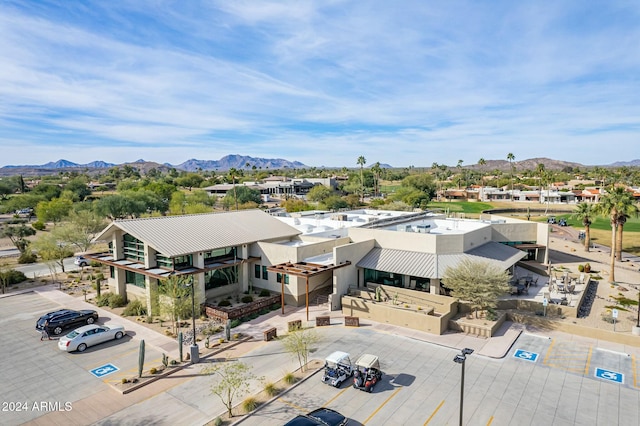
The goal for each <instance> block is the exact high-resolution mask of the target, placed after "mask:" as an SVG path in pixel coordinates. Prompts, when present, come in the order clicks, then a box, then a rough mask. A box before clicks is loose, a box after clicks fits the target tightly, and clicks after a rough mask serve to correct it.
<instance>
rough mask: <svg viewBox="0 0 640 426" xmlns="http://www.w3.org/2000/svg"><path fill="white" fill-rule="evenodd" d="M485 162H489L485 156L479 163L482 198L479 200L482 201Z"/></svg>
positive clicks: (481, 196) (481, 195)
mask: <svg viewBox="0 0 640 426" xmlns="http://www.w3.org/2000/svg"><path fill="white" fill-rule="evenodd" d="M485 164H487V160H485V159H484V158H480V159H479V160H478V165H479V166H480V197H479V198H480V200H478V201H482V199H483V194H482V190H483V189H484V166H485Z"/></svg>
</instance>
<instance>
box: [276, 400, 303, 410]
mask: <svg viewBox="0 0 640 426" xmlns="http://www.w3.org/2000/svg"><path fill="white" fill-rule="evenodd" d="M278 401H280V402H282V403H283V404H287V405H288V406H290V407H293V408H295V409H296V410H298V411H302V412H306V411H307V410H305V409H304V408H302V407H299V406H297V405H296V404H294V403H292V402H289V401H287V400H286V399H283V398H278Z"/></svg>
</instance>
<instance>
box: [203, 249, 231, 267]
mask: <svg viewBox="0 0 640 426" xmlns="http://www.w3.org/2000/svg"><path fill="white" fill-rule="evenodd" d="M202 257H204V262H205V263H208V262H214V261H216V260H217V259H227V258H229V257H236V247H223V248H220V249H215V250H211V251H208V252H205V253H203V254H202Z"/></svg>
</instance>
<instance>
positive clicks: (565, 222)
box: [558, 218, 569, 226]
mask: <svg viewBox="0 0 640 426" xmlns="http://www.w3.org/2000/svg"><path fill="white" fill-rule="evenodd" d="M558 225H560V226H568V225H569V224H568V223H567V219H564V218H561V219H560V220H559V221H558Z"/></svg>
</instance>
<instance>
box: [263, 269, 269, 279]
mask: <svg viewBox="0 0 640 426" xmlns="http://www.w3.org/2000/svg"><path fill="white" fill-rule="evenodd" d="M262 279H263V280H268V279H269V273H268V272H267V267H266V266H263V267H262Z"/></svg>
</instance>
